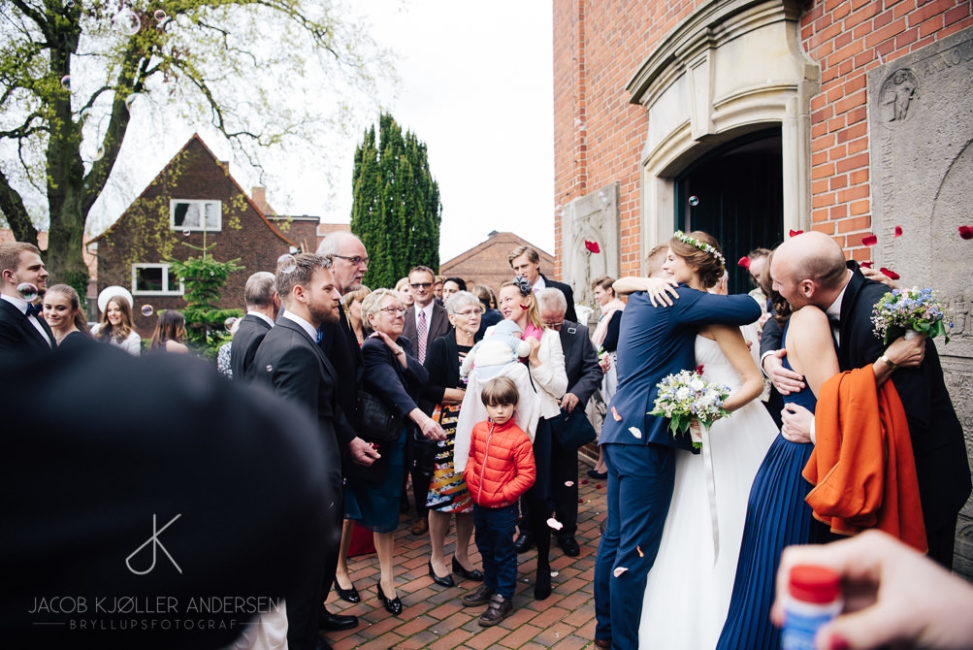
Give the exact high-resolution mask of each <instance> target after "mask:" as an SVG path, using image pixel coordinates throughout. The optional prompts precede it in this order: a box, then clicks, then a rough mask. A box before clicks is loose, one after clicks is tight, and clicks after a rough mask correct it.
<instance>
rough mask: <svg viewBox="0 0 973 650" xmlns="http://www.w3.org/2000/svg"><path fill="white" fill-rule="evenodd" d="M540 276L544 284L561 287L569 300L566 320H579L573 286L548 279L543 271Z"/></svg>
mask: <svg viewBox="0 0 973 650" xmlns="http://www.w3.org/2000/svg"><path fill="white" fill-rule="evenodd" d="M540 276H541V277H542V278H544V286H546V287H551V288H553V289H560V290H561V293H563V294H564V299H565V300H567V301H568V309H567V311H565V312H564V320H569V321H575V322H577V320H578V315H577V314H576V313H574V291H572V290H571V287H569V286H568V285H566V284H564V283H563V282H557V281H555V280H548V279H547V276H545V275H544V274H543V273H541V274H540ZM569 381H570V380H569Z"/></svg>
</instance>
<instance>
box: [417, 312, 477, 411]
mask: <svg viewBox="0 0 973 650" xmlns="http://www.w3.org/2000/svg"><path fill="white" fill-rule="evenodd" d="M423 365H424V366H425V368H426V372H428V373H429V381H427V382H426V383H425V385H424V386H423V387H422V397H421V399H420V404H419V407H420V408H421V409H422V410H423V411H425V412H426V414H427V415H431V414H432V412H433V409H435V408H436V405H437V404H440V403H441V402H442V401H443V395H444V394H445V393H446V389H447V388H466V386H465V385H464V384H463V380H462V379H460V376H459V347H458V346H457V344H456V330H455V329H453V330H450V331H449V332H447V333H446V334H445V335H444V336H440V337H439V338H438V339H436V340H435V341H433V342H432V343H430V344H429V349H428V350H427V351H426V362H425V363H424V364H423Z"/></svg>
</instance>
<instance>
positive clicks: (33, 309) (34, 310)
mask: <svg viewBox="0 0 973 650" xmlns="http://www.w3.org/2000/svg"><path fill="white" fill-rule="evenodd" d="M43 311H44V310H43V308H41V307H38V306H37V305H35V304H34V303H32V302H29V303H27V313H26V314H25V315H26V316H27V317H30V316H33V317H35V318H37V319H40V317H41V314H42V313H43Z"/></svg>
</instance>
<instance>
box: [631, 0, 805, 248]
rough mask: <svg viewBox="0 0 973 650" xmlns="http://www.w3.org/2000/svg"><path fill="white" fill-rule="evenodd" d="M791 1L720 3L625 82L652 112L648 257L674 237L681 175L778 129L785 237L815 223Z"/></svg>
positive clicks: (645, 218) (646, 160) (645, 173)
mask: <svg viewBox="0 0 973 650" xmlns="http://www.w3.org/2000/svg"><path fill="white" fill-rule="evenodd" d="M800 13H801V10H800V6H799V3H798V2H795V1H794V0H763V1H753V0H713V1H711V2H708V3H706V4H704V5H702V6H700V8H699V9H698V10H697V11H696V12H695V13H694V14H692V15H691V16H689V17H688V18H687V19H686V20H684V21H683V22H682V23H681V24H680V25H679V26H678V27H677V28H676V29H675V30H674V31H673V32H672V34H670V35H669V36H668V37H667V38H666V39H665V40H664V41H663V43H662V44H661V45H660V46H659V47H658V48H656V49H655V50H654V51H653V52H652V54H651V55H650V56H649V58H648V59H646V61H645V62H644V63H643V64H642V66H641V67H640V68H639V70H638V71H637V72H636V74H635V75H634V77H633V78H632V80H631V81H630V82H629V84H628V86H627V90H628V91H629V92H630V93H631V96H632V102H633V103H638V104H641V105H642V106H644V107H645V109H646V110H647V111H648V113H649V120H648V122H649V126H648V134H647V137H646V141H645V146H644V147H643V151H642V160H641V166H642V223H641V230H642V247H643V251H642V253H643V254H642V257H643V258H644V254H645V251H647V250H648V249H650V248H651V247H652V246H654V245H655V244H657V243H659V242H661V241H663V240H665V239H667V238H668V237H669V235H670V234H671V233H672V223H673V219H672V215H673V214H674V210H675V205H674V182H675V181H674V179H675V177H676V176H677V175H678V174H679V173H680V172H681V171H682V170H683V169H685V168H686V167H687V166H688V165H689V164H691V163H692V162H693V161H695V160H697V159H698V158H700V157H701V156H703V155H705V154H706V153H707V152H709V151H711V150H713V149H714V148H716V147H719V146H721V145H723V144H725V143H727V142H730V141H731V140H733V139H735V138H738V137H740V136H741V135H745V134H747V133H750V132H753V131H758V130H762V129H765V128H767V127H768V126H774V125H780V127H781V149H782V154H783V155H782V158H783V170H782V171H783V200H784V224H783V225H784V231H785V232H786V231H787V230H789V229H795V230H807V229H808V228H809V227H810V144H809V143H810V113H809V111H810V98H811V97H812V96H813V95H814V94H815V93H817V91H818V88H819V75H820V71H819V68H818V66H817V64H815V63H814V62H813V61H811V60H810V59H808V58H807V57H806V55H805V54H804V51H803V48H802V46H801V39H800V24H799V22H798V19H799V17H800Z"/></svg>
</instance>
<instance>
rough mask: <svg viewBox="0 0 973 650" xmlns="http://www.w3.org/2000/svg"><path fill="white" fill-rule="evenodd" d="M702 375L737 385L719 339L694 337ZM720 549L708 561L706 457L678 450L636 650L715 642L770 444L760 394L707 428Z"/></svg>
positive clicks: (697, 648)
mask: <svg viewBox="0 0 973 650" xmlns="http://www.w3.org/2000/svg"><path fill="white" fill-rule="evenodd" d="M696 363H697V364H703V378H704V379H706V380H707V381H711V382H719V383H722V384H726V385H727V386H729V387H730V388H731V389H734V390H735V389H736V388H737V387H739V386H740V383H741V380H740V376H739V374H738V373H737V372H736V370H735V369H734V368H733V366H732V365H731V364H730V362H729V361H728V360H727V358H726V357H725V356H724V355H723V352H722V351H721V350H720V346H719V344H718V343H717V342H716V341H713V340H710V339H707V338H705V337H702V336H697V337H696ZM709 433H710V441H711V445H712V446H711V449H712V457H713V474H714V479H715V480H714V483H715V488H716V511H717V521H718V530H719V555H718V557H717V561H716V563H715V564H714V562H713V532H712V530H713V529H712V524H711V520H710V506H709V496H708V492H707V485H706V481H707V477H706V470H705V466H704V461H703V455H702V454H699V455H696V454H691V453H689V452H685V451H681V450H677V451H676V478H675V488H674V490H673V493H672V502H671V505H670V507H669V515H668V517H667V518H666V523H665V527H664V529H663V532H662V542H661V544H660V546H659V555H658V557H657V558H656V560H655V564H654V565H653V567H652V570H651V571H649V575H648V579H647V581H646V585H645V600H644V602H643V603H642V621H641V624H640V626H639V647H640V648H651V649H655V648H665V649H666V650H678V649H680V648H685V649H687V650H707V649H710V648H714V647H716V642H717V641H718V640H719V637H720V631H721V630H722V629H723V622H724V620H725V619H726V613H727V610H728V609H729V606H730V594H731V592H732V590H733V578H734V575H735V574H736V565H737V556H738V555H739V554H740V541H741V538H742V536H743V522H744V519H745V518H746V514H747V500H748V498H749V495H750V484H751V483H752V482H753V477H754V475H755V474H756V473H757V468H758V467H759V466H760V463H761V461H763V458H764V455H765V454H766V453H767V449H768V448H769V447H770V443H771V442H773V440H774V438H775V437H776V436H777V429H776V427H775V426H774V422H773V420H772V419H771V418H770V415H768V414H767V411H766V409H764V407H763V404H762V403H761V402H760V400H759V399H755V400H753V401H751V402H750V403H748V404H747V405H745V406H743V407H742V408H740V409H738V410H737V411H735V412H734V413H733V414H732V415H731V416H730V417H729V418H725V419H723V420H719V421H717V422H716V423H714V424H713V426H712V428H711V429H710V432H709Z"/></svg>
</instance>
